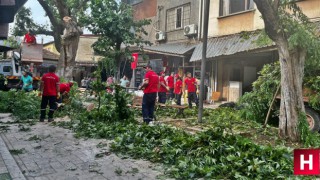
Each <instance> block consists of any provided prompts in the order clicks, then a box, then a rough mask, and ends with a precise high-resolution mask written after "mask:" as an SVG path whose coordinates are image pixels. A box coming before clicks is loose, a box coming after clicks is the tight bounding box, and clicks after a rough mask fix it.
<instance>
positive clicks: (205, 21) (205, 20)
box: [198, 0, 210, 123]
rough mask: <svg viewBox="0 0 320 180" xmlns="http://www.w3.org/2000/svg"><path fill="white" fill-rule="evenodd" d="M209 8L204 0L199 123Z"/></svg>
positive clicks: (200, 108)
mask: <svg viewBox="0 0 320 180" xmlns="http://www.w3.org/2000/svg"><path fill="white" fill-rule="evenodd" d="M209 9H210V0H204V20H203V42H202V60H201V79H200V94H199V111H198V122H199V123H202V115H203V97H204V78H205V74H206V60H207V42H208V24H209Z"/></svg>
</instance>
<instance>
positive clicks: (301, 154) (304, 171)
mask: <svg viewBox="0 0 320 180" xmlns="http://www.w3.org/2000/svg"><path fill="white" fill-rule="evenodd" d="M293 154H294V166H293V173H294V175H320V166H319V165H320V161H319V160H320V159H319V156H320V149H295V150H294V152H293Z"/></svg>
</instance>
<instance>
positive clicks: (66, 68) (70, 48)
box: [58, 17, 82, 81]
mask: <svg viewBox="0 0 320 180" xmlns="http://www.w3.org/2000/svg"><path fill="white" fill-rule="evenodd" d="M68 18H69V17H68ZM68 18H67V20H65V30H64V32H63V36H62V46H61V48H60V59H59V63H58V74H59V75H60V76H62V77H64V78H65V79H66V80H69V81H70V80H73V69H74V67H75V58H76V55H77V50H78V43H79V38H80V35H81V34H82V30H81V29H80V28H79V27H78V26H77V23H76V22H74V21H73V20H72V19H71V18H69V19H68Z"/></svg>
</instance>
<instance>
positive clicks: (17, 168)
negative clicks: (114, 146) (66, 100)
mask: <svg viewBox="0 0 320 180" xmlns="http://www.w3.org/2000/svg"><path fill="white" fill-rule="evenodd" d="M58 120H59V119H58ZM5 121H12V118H11V117H10V116H8V114H6V115H4V114H0V122H5ZM0 125H8V126H9V128H10V130H8V131H7V132H4V133H1V138H0V154H1V156H0V180H3V179H14V180H18V179H19V180H20V179H21V180H22V179H30V180H40V179H41V180H48V179H49V180H51V179H52V180H64V179H68V180H69V179H70V180H77V179H79V180H82V179H83V180H86V179H97V180H100V179H101V180H102V179H110V180H117V179H119V180H120V179H130V180H131V179H133V180H138V179H139V180H140V179H146V180H149V179H157V176H159V175H163V168H162V167H160V166H159V165H155V164H152V163H150V162H148V161H143V160H133V159H129V158H126V157H124V158H120V157H118V156H117V155H115V154H113V153H111V152H110V151H109V146H110V143H111V141H108V140H103V139H100V140H97V139H87V140H85V139H76V138H74V137H73V133H72V132H71V130H68V129H63V128H60V127H54V126H50V124H49V123H47V122H45V123H40V122H39V123H37V124H36V125H33V126H28V125H26V124H23V125H20V126H19V124H3V123H2V124H0ZM28 128H30V130H29V131H26V130H28ZM97 145H98V146H97ZM9 150H11V154H10V153H9ZM5 176H7V178H5Z"/></svg>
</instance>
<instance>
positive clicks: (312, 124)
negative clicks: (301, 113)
mask: <svg viewBox="0 0 320 180" xmlns="http://www.w3.org/2000/svg"><path fill="white" fill-rule="evenodd" d="M305 108H306V115H307V122H308V123H309V128H310V130H311V131H312V132H318V131H319V130H320V116H319V114H318V113H317V112H316V111H315V110H313V109H312V108H310V107H305Z"/></svg>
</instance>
